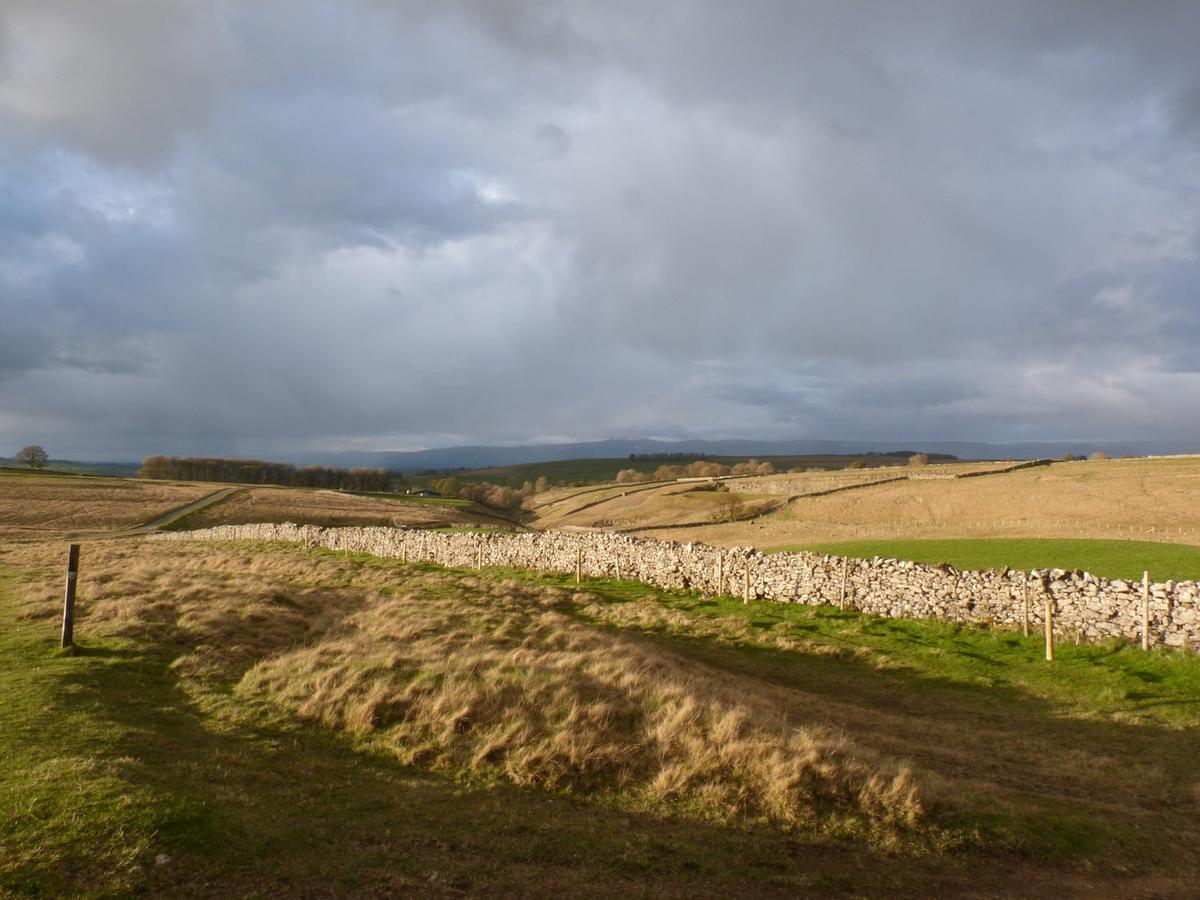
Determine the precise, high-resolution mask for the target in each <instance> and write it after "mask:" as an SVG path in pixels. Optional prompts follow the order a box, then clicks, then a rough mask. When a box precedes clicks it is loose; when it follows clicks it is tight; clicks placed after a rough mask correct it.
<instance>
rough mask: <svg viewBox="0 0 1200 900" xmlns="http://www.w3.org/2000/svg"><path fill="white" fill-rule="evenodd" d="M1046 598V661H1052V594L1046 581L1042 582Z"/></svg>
mask: <svg viewBox="0 0 1200 900" xmlns="http://www.w3.org/2000/svg"><path fill="white" fill-rule="evenodd" d="M1042 590H1043V592H1044V593H1045V600H1046V662H1054V595H1053V594H1051V593H1050V589H1049V587H1048V586H1047V584H1046V582H1045V581H1043V582H1042Z"/></svg>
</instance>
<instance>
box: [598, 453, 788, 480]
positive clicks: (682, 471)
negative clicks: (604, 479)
mask: <svg viewBox="0 0 1200 900" xmlns="http://www.w3.org/2000/svg"><path fill="white" fill-rule="evenodd" d="M774 472H775V467H774V466H773V465H771V463H769V462H759V461H758V460H757V459H748V460H746V461H745V462H740V463H736V464H735V465H732V466H723V465H721V464H720V463H715V462H704V461H703V460H698V461H696V462H694V463H690V464H688V465H686V466H659V467H658V468H657V469H655V470H654V471H653V472H639V471H638V470H637V469H622V470H621V471H620V472H618V473H617V481H618V483H620V484H636V483H638V482H640V481H670V480H671V479H673V478H689V477H690V478H697V477H701V478H719V477H720V476H722V475H772V474H774Z"/></svg>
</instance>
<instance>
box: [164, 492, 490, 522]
mask: <svg viewBox="0 0 1200 900" xmlns="http://www.w3.org/2000/svg"><path fill="white" fill-rule="evenodd" d="M251 522H295V523H296V524H298V525H324V526H329V527H332V526H351V525H357V526H364V525H382V526H388V525H403V526H405V527H408V528H439V527H445V526H454V525H475V524H480V523H486V524H493V525H494V524H496V523H495V520H494V519H487V518H484V517H482V516H478V515H475V514H473V513H472V512H470V511H469V510H464V509H461V508H456V507H453V506H437V505H433V504H421V503H405V502H403V501H400V500H386V499H380V498H375V497H362V496H359V495H357V494H344V493H339V492H338V491H316V490H305V489H302V488H282V487H248V488H243V489H242V490H239V491H238V492H237V493H236V494H233V495H232V496H231V497H229V498H228V499H227V500H222V501H221V502H220V503H215V504H213V505H212V506H210V507H207V508H205V509H202V510H200V511H198V512H196V513H193V514H192V515H190V516H188V517H187V518H186V519H184V520H181V521H180V523H179V524H180V526H181V527H186V528H188V529H194V528H211V527H212V526H214V525H242V524H246V523H251Z"/></svg>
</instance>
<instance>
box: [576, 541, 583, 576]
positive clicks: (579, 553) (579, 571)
mask: <svg viewBox="0 0 1200 900" xmlns="http://www.w3.org/2000/svg"><path fill="white" fill-rule="evenodd" d="M582 580H583V548H582V547H576V548H575V583H576V584H579V583H580V582H581V581H582Z"/></svg>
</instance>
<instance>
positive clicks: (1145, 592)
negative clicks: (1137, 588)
mask: <svg viewBox="0 0 1200 900" xmlns="http://www.w3.org/2000/svg"><path fill="white" fill-rule="evenodd" d="M1142 649H1143V650H1149V649H1150V573H1149V572H1143V573H1142Z"/></svg>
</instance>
